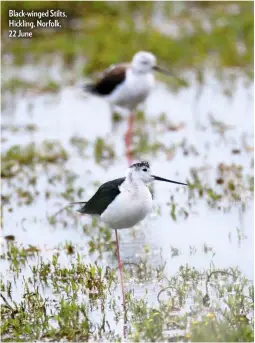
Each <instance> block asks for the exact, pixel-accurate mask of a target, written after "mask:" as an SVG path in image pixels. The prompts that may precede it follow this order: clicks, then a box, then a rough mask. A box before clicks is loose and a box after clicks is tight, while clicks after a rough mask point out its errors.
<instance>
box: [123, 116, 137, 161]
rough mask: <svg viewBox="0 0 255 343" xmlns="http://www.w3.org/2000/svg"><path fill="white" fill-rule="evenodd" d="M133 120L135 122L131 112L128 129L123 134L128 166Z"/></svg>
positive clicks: (130, 157)
mask: <svg viewBox="0 0 255 343" xmlns="http://www.w3.org/2000/svg"><path fill="white" fill-rule="evenodd" d="M134 120H135V115H134V113H133V112H131V113H130V115H129V117H128V129H127V132H126V134H125V143H126V156H127V159H128V164H129V165H130V164H132V154H131V151H130V150H131V143H132V133H133V126H134Z"/></svg>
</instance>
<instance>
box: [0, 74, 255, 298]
mask: <svg viewBox="0 0 255 343" xmlns="http://www.w3.org/2000/svg"><path fill="white" fill-rule="evenodd" d="M30 72H31V73H33V70H31V71H30ZM190 78H191V86H190V87H189V88H187V89H184V90H181V91H180V92H179V93H177V94H171V93H170V92H169V90H168V89H167V87H166V86H165V85H164V84H162V83H159V84H158V85H157V87H156V89H155V90H154V92H153V93H152V94H151V96H150V97H149V99H148V101H147V102H146V104H145V113H146V117H147V118H149V120H154V119H156V118H158V117H159V115H160V114H162V113H165V114H166V117H167V118H168V119H169V120H170V121H172V122H173V123H174V124H178V123H180V122H183V123H184V125H185V126H184V128H183V129H182V130H179V131H171V130H161V131H157V132H156V133H155V130H156V129H155V130H154V128H153V127H152V126H150V127H149V128H148V132H149V134H150V138H151V139H152V140H153V139H156V140H157V141H159V142H161V143H163V144H164V145H166V146H168V147H169V146H172V145H174V144H176V145H177V144H180V142H182V141H183V139H185V140H186V144H187V146H188V147H190V146H191V145H192V146H193V147H194V148H195V150H196V151H197V153H196V154H193V153H192V152H191V153H189V154H188V156H186V155H184V154H183V150H182V149H181V148H177V150H176V154H175V156H174V157H173V158H169V159H166V156H165V154H163V153H158V154H156V156H155V155H153V154H152V153H146V155H143V154H141V156H140V157H141V158H144V159H148V160H149V161H150V162H151V165H152V169H153V171H154V174H156V175H161V176H162V177H168V178H172V179H176V180H180V181H185V180H187V179H190V178H191V174H190V169H191V168H203V169H204V171H202V173H201V174H200V175H201V179H202V180H203V182H205V183H206V184H208V185H210V186H211V187H212V188H215V179H216V177H217V167H218V165H219V163H222V162H224V163H226V164H232V163H235V164H240V165H242V166H243V170H244V175H252V174H253V169H252V157H253V155H252V152H246V151H245V150H244V149H243V147H242V145H243V137H245V139H246V143H247V144H248V145H249V146H253V141H252V137H253V97H252V94H253V87H252V86H249V87H248V88H247V87H246V86H245V85H244V82H243V80H241V79H240V82H239V83H238V85H237V87H236V90H235V91H234V93H233V97H232V98H228V97H226V96H225V95H224V94H223V92H222V85H221V84H219V83H218V82H217V81H216V80H215V79H214V78H213V76H212V75H211V74H210V73H209V72H208V73H207V78H206V84H205V85H204V86H203V88H202V90H201V88H200V87H199V86H198V85H197V84H196V82H195V81H194V80H193V75H192V73H190ZM31 103H33V105H32V107H31ZM211 116H213V118H214V120H216V121H217V120H219V121H222V122H224V123H225V124H227V125H228V129H227V130H226V131H225V132H224V134H220V133H219V132H218V129H217V125H216V126H215V125H212V123H211V121H210V118H211ZM27 124H34V125H35V126H36V127H37V130H36V131H35V132H33V133H27V132H24V131H18V132H16V133H15V134H13V133H12V132H11V131H10V126H24V125H27ZM2 125H3V132H2V138H3V139H4V140H5V139H6V141H5V142H4V143H3V144H2V150H3V151H5V150H6V149H8V148H9V147H10V146H12V145H14V144H21V145H23V144H24V145H25V144H27V143H30V142H35V143H36V144H37V143H40V142H42V141H43V140H45V139H47V140H56V141H59V142H60V143H61V145H62V146H63V147H64V148H65V149H66V150H67V151H68V153H69V159H68V161H67V162H65V163H63V166H51V167H50V168H49V169H48V171H47V174H46V173H45V171H44V170H43V169H41V168H40V166H38V167H36V171H35V174H36V176H37V177H38V184H37V190H38V191H39V195H38V196H37V197H36V199H35V200H34V201H33V203H32V204H31V205H29V206H20V207H18V206H15V203H14V204H11V205H10V204H8V205H6V206H4V213H3V218H4V220H3V222H4V225H3V234H4V235H10V234H12V235H14V236H15V237H16V240H17V242H19V243H20V244H22V245H25V246H27V245H29V244H31V245H36V246H38V247H40V249H42V250H43V251H45V258H48V257H49V256H50V254H51V252H52V251H54V248H56V247H58V246H59V245H61V244H62V245H63V244H64V243H65V242H66V241H69V242H70V241H71V242H72V243H73V244H74V245H75V246H76V249H78V250H79V249H80V251H81V252H82V253H83V255H84V259H86V260H87V261H94V260H95V259H96V257H95V255H90V254H89V253H88V240H89V238H88V236H87V235H86V234H84V232H83V228H84V226H88V227H89V226H90V223H91V219H90V218H89V217H79V215H78V214H76V213H75V212H73V214H69V215H68V216H66V214H65V212H62V213H61V214H60V215H59V216H58V217H57V218H59V219H57V220H63V218H65V217H66V220H67V222H68V225H67V227H65V228H64V227H63V226H61V225H59V226H58V225H56V226H52V225H50V224H49V221H48V219H47V218H48V216H49V215H52V214H54V213H55V212H56V211H58V210H59V209H61V208H62V207H63V206H65V205H66V204H67V202H68V201H67V200H64V198H63V197H60V196H59V195H60V194H61V193H62V192H64V191H65V187H66V184H65V182H63V180H62V181H59V182H58V181H56V182H55V183H54V185H49V183H48V177H49V176H50V175H54V174H56V173H57V174H64V173H65V172H66V171H67V170H68V171H69V172H71V173H73V174H74V175H76V179H75V180H74V181H73V184H74V185H75V187H79V186H81V187H83V188H84V189H85V192H84V194H85V196H86V199H87V198H89V197H90V196H91V195H92V194H93V192H95V190H96V188H97V186H96V185H95V184H94V182H95V181H97V182H100V183H103V182H105V181H108V180H109V179H114V178H116V177H120V176H122V175H123V173H124V171H125V169H126V167H127V160H126V158H125V154H124V140H123V136H124V133H125V130H126V125H127V123H126V121H125V120H124V121H122V122H121V123H120V124H119V125H118V126H117V127H116V128H115V129H114V130H113V125H112V121H111V115H110V109H109V107H108V105H107V104H106V103H105V102H104V101H103V100H101V99H97V98H84V97H83V96H81V94H80V92H79V89H78V87H69V88H63V89H62V90H61V92H60V94H59V95H57V96H56V97H54V96H46V95H41V96H38V97H34V96H32V95H31V96H29V95H28V96H26V97H19V98H18V99H17V101H16V107H15V109H14V110H13V112H12V113H3V116H2ZM74 136H79V137H83V138H86V139H87V140H88V141H89V145H88V147H87V148H86V149H85V151H84V156H83V157H82V156H81V155H80V154H78V152H77V151H76V150H75V149H74V148H73V147H72V146H71V145H70V139H71V137H74ZM97 137H102V138H104V139H105V141H106V142H107V143H108V144H112V145H113V147H114V151H115V154H116V156H115V159H113V160H112V161H110V163H106V164H104V165H102V164H96V163H95V159H94V156H93V143H94V142H95V140H96V138H97ZM233 149H241V153H240V154H233V153H232V150H233ZM17 182H18V181H17ZM45 190H50V191H52V194H53V196H52V197H51V198H50V199H49V200H46V199H45V196H44V192H45ZM2 191H3V193H9V192H10V191H11V190H10V188H9V185H8V183H7V182H5V181H4V182H3V184H2ZM153 191H154V199H155V205H154V207H155V210H154V212H153V213H152V214H151V215H150V216H149V217H148V218H146V220H145V221H144V222H143V223H141V224H139V225H137V227H135V228H134V229H132V230H122V231H121V232H120V233H119V235H120V251H121V257H122V260H123V262H139V261H140V260H141V259H146V260H147V261H148V263H149V264H150V265H152V266H153V267H157V266H159V265H161V264H164V263H166V265H165V273H166V275H172V274H173V273H174V272H176V271H177V270H178V269H179V266H180V265H184V264H186V263H188V264H189V265H191V266H195V267H198V268H199V269H207V268H209V267H210V264H211V263H213V264H214V266H215V267H216V268H222V267H228V266H238V267H239V268H240V270H241V271H242V272H243V273H244V274H245V275H246V276H247V277H248V278H249V279H253V262H252V261H253V258H252V257H253V199H252V198H251V197H250V196H247V197H246V196H245V195H244V196H243V203H244V204H245V207H246V208H245V211H242V208H241V205H240V203H235V202H233V201H231V200H227V199H226V200H225V203H224V204H223V208H224V209H225V210H222V209H217V207H216V208H212V207H211V206H209V205H208V204H207V202H206V200H205V199H203V198H202V199H193V200H192V201H191V202H192V204H191V203H190V200H189V199H188V190H187V189H186V188H183V187H175V186H173V185H167V184H163V183H162V184H161V183H157V184H155V185H154V186H153ZM171 196H174V200H175V202H176V203H177V205H178V208H177V209H180V208H182V207H183V208H184V209H185V210H186V211H187V212H188V217H187V218H184V216H182V215H177V220H176V221H174V220H173V219H172V217H171V216H170V211H171V209H170V205H169V203H170V202H171V200H170V199H171ZM86 199H84V200H86ZM78 200H79V199H78ZM10 206H12V207H13V212H11V213H10V212H8V209H9V207H10ZM90 230H91V228H90ZM97 234H98V231H97ZM92 235H93V233H92ZM62 261H63V263H69V259H67V258H66V257H64V256H62ZM100 263H102V264H103V265H105V266H106V265H109V264H110V265H116V261H115V259H114V257H113V256H112V255H111V256H110V255H109V254H108V253H106V254H104V255H103V258H102V260H101V261H100ZM5 267H6V266H5V264H3V265H2V267H1V268H2V272H3V271H4V268H5ZM126 286H127V287H131V286H132V288H134V289H135V291H137V293H142V292H144V288H145V287H149V288H150V289H152V290H153V287H154V285H153V283H146V285H145V284H140V285H138V284H135V283H134V282H132V280H129V281H127V280H126ZM151 300H152V301H155V296H154V293H153V292H152V293H151Z"/></svg>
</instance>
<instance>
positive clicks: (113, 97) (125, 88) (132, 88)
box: [84, 51, 170, 161]
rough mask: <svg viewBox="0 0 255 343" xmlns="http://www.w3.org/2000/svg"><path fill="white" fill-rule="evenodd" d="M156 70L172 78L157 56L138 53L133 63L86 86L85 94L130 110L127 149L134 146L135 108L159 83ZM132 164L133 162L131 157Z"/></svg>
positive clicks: (122, 66)
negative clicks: (87, 93)
mask: <svg viewBox="0 0 255 343" xmlns="http://www.w3.org/2000/svg"><path fill="white" fill-rule="evenodd" d="M153 71H158V72H161V73H164V74H168V75H170V73H169V72H168V71H167V70H165V69H163V68H161V67H159V66H158V65H157V60H156V57H155V56H154V55H153V54H152V53H150V52H146V51H139V52H137V53H136V54H135V55H134V57H133V59H132V61H131V63H120V64H116V65H113V66H111V67H109V68H108V69H107V70H106V71H105V72H104V73H103V74H102V75H101V77H100V78H99V79H98V80H97V81H96V82H95V83H91V84H87V85H85V87H84V89H85V91H87V92H89V93H92V94H95V95H98V96H102V97H104V98H105V99H106V100H107V101H108V102H109V103H110V104H111V105H115V106H119V107H122V108H126V109H128V110H129V111H130V115H129V120H128V130H127V132H126V135H125V141H126V146H127V148H128V155H129V153H130V152H129V147H130V144H131V135H132V128H133V122H134V114H133V111H134V109H135V108H136V107H137V106H138V105H139V104H140V103H142V102H144V100H145V99H146V98H147V96H148V94H149V93H150V91H151V89H152V88H153V86H154V84H155V79H154V75H153ZM128 157H129V161H131V156H128Z"/></svg>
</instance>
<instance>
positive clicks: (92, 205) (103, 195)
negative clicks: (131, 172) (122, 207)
mask: <svg viewBox="0 0 255 343" xmlns="http://www.w3.org/2000/svg"><path fill="white" fill-rule="evenodd" d="M124 180H125V178H124V177H121V178H119V179H115V180H112V181H108V182H106V183H104V184H103V185H102V186H100V187H99V189H98V190H97V192H96V193H95V194H94V195H93V197H92V198H91V199H90V200H89V201H88V202H86V204H85V205H84V206H83V207H82V208H81V209H80V210H78V212H80V213H87V214H98V215H101V214H102V213H103V212H104V210H105V209H106V208H107V206H108V205H110V203H111V202H112V201H113V200H114V199H115V198H116V196H117V195H118V194H120V190H119V186H120V185H121V184H122V183H123V181H124Z"/></svg>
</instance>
